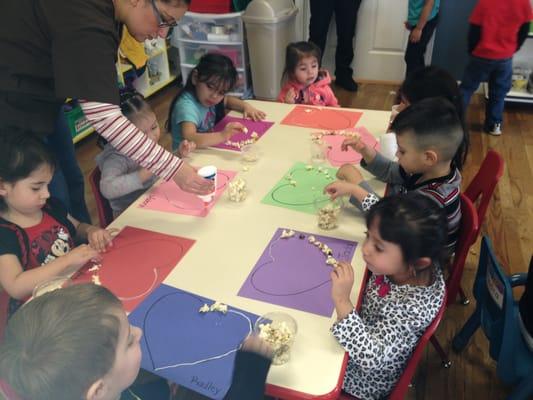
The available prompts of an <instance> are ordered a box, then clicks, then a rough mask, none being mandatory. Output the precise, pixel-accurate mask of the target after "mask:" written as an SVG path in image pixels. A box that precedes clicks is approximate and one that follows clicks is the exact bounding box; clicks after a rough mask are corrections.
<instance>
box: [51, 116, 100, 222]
mask: <svg viewBox="0 0 533 400" xmlns="http://www.w3.org/2000/svg"><path fill="white" fill-rule="evenodd" d="M45 142H46V144H47V146H48V148H49V150H50V151H51V152H52V154H53V155H54V157H55V159H56V169H55V172H54V176H53V177H52V181H51V182H50V185H48V189H49V190H50V194H51V195H52V196H54V197H56V198H58V199H59V200H61V201H62V202H63V204H65V206H66V207H67V210H68V212H69V214H70V215H72V216H73V217H74V218H76V219H77V220H78V221H81V222H86V223H91V217H90V216H89V211H88V210H87V205H86V203H85V187H84V181H83V173H82V172H81V169H80V167H79V165H78V160H77V159H76V151H75V148H74V143H73V142H72V136H71V134H70V130H69V127H68V125H67V120H66V118H65V115H64V113H63V109H62V108H61V110H60V112H59V115H58V117H57V122H56V129H55V131H54V132H53V133H52V134H50V135H48V136H47V137H46V139H45Z"/></svg>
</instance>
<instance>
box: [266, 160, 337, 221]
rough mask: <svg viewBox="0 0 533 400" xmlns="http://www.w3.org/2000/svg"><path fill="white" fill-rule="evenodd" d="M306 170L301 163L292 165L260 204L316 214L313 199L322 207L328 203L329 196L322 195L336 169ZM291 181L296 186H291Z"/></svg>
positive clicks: (317, 167)
mask: <svg viewBox="0 0 533 400" xmlns="http://www.w3.org/2000/svg"><path fill="white" fill-rule="evenodd" d="M307 168H308V165H307V164H304V163H302V162H297V163H296V164H294V165H293V166H292V168H291V169H290V170H289V171H287V172H286V173H285V174H284V176H283V177H282V178H281V180H280V181H279V182H278V183H277V184H276V186H274V188H272V189H271V190H270V192H268V194H267V195H266V196H265V197H263V200H261V202H262V203H264V204H270V205H272V206H278V207H285V208H288V209H290V210H295V211H301V212H305V213H308V214H316V213H317V210H316V208H315V199H316V201H318V202H319V204H322V205H323V204H325V203H326V202H327V201H328V199H329V196H327V195H325V194H324V193H323V190H324V186H326V185H327V184H329V183H331V182H333V181H334V180H335V174H336V173H337V169H336V168H329V167H319V166H312V168H313V169H311V170H308V169H307ZM320 171H321V172H320ZM326 172H327V173H326ZM291 180H293V181H294V182H295V185H296V186H293V185H291Z"/></svg>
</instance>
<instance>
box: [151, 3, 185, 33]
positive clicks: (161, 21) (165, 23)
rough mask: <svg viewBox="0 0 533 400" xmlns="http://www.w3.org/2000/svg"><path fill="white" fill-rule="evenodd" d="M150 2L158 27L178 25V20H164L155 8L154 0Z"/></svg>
mask: <svg viewBox="0 0 533 400" xmlns="http://www.w3.org/2000/svg"><path fill="white" fill-rule="evenodd" d="M151 2H152V8H153V9H154V15H155V17H156V18H157V26H159V27H160V28H173V27H175V26H178V21H176V20H174V21H170V22H169V21H165V20H164V19H163V16H162V15H161V12H160V11H159V10H158V9H157V6H156V5H155V0H151Z"/></svg>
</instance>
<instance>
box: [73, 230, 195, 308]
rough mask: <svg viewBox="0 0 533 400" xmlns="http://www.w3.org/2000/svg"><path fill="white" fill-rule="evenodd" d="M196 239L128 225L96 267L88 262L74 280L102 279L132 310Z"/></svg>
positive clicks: (125, 305)
mask: <svg viewBox="0 0 533 400" xmlns="http://www.w3.org/2000/svg"><path fill="white" fill-rule="evenodd" d="M194 242H195V241H194V240H191V239H187V238H183V237H179V236H170V235H165V234H163V233H157V232H152V231H147V230H145V229H139V228H134V227H131V226H126V227H125V228H124V229H122V230H121V231H120V233H119V234H118V235H117V236H116V237H115V238H114V239H113V246H112V247H110V248H109V249H108V250H107V251H106V252H105V253H103V260H102V261H101V263H100V265H99V266H97V267H98V269H95V268H94V267H95V265H94V264H92V263H91V264H88V265H86V266H85V267H83V268H82V269H81V270H79V271H78V273H76V274H75V275H73V276H72V279H73V281H74V282H79V283H81V282H92V281H93V276H97V277H98V279H99V280H100V283H101V284H102V285H103V286H105V287H106V288H108V289H109V290H111V291H112V292H113V293H114V294H115V296H117V297H118V298H119V299H120V300H121V301H122V304H123V305H124V308H125V309H126V310H127V311H132V310H133V309H134V308H135V307H136V306H137V305H138V304H139V303H140V302H141V301H143V299H145V298H146V297H147V296H148V295H149V294H150V293H151V292H152V291H153V290H154V289H155V288H156V287H157V286H158V285H159V284H160V283H161V282H163V281H164V280H165V278H166V277H167V275H168V274H169V273H170V271H172V270H173V269H174V267H175V266H176V264H178V262H179V261H180V260H181V259H182V257H183V256H184V255H185V254H186V253H187V251H189V249H190V248H191V247H192V245H193V244H194Z"/></svg>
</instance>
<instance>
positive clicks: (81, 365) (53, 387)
mask: <svg viewBox="0 0 533 400" xmlns="http://www.w3.org/2000/svg"><path fill="white" fill-rule="evenodd" d="M141 336H142V331H141V330H140V329H139V328H137V327H134V326H131V325H130V324H129V322H128V319H127V317H126V313H125V312H124V310H123V309H122V304H121V302H120V300H118V299H117V298H116V297H115V296H114V295H113V294H112V293H111V292H110V291H109V290H107V289H106V288H104V287H102V286H97V285H93V284H82V285H74V286H70V287H66V288H64V289H59V290H55V291H53V292H49V293H46V294H43V295H42V296H39V297H37V298H35V299H34V300H32V301H30V302H29V303H28V304H26V305H25V306H24V307H22V308H21V309H20V310H19V311H17V312H16V313H15V314H14V315H13V317H12V318H11V319H10V320H9V323H8V326H7V329H6V332H5V338H4V342H3V343H2V345H1V346H0V379H2V380H4V381H6V382H7V383H8V384H9V385H10V387H11V388H12V389H13V390H14V391H15V392H16V393H17V394H18V395H19V396H21V397H22V398H23V399H26V400H30V399H40V400H72V399H83V400H118V399H132V400H133V399H136V400H141V399H143V398H144V399H147V400H159V399H165V400H167V399H168V396H169V390H168V387H167V385H166V382H165V381H164V380H159V383H161V382H162V383H163V386H165V387H163V388H161V384H159V385H158V382H156V383H155V385H151V386H152V387H153V388H154V389H153V391H151V392H147V391H146V390H144V394H141V392H140V391H138V389H137V388H134V387H131V388H130V386H131V385H132V384H133V382H134V380H135V378H136V377H137V374H138V373H139V368H140V364H141V346H140V339H141ZM176 345H178V346H179V345H180V344H179V343H176ZM269 366H270V359H269V349H267V348H266V347H265V344H264V342H262V341H260V340H259V339H258V338H256V337H252V338H249V339H247V340H246V341H245V343H244V345H243V349H241V350H240V351H239V352H238V353H237V358H236V361H235V372H234V377H233V385H232V387H231V388H230V390H229V392H228V394H227V395H226V399H251V400H253V399H260V398H262V395H263V393H264V382H265V380H266V374H267V373H268V369H269ZM143 389H146V388H143ZM165 389H166V390H165ZM156 391H157V394H156V393H155V392H156ZM141 396H142V397H141Z"/></svg>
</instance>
